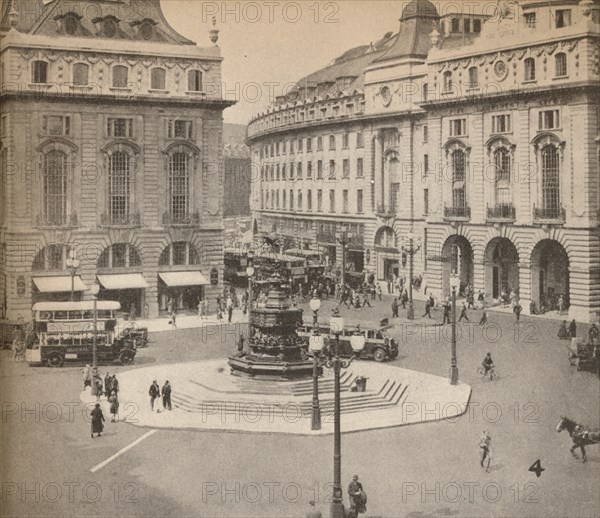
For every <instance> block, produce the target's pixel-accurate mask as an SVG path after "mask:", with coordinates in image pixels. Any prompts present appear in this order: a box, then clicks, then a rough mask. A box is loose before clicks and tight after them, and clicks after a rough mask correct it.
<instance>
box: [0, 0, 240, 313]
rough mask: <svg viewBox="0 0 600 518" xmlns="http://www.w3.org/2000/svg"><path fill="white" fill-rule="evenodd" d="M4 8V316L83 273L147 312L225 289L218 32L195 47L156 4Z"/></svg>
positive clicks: (79, 284)
mask: <svg viewBox="0 0 600 518" xmlns="http://www.w3.org/2000/svg"><path fill="white" fill-rule="evenodd" d="M1 16H2V18H1V21H0V29H1V32H0V66H1V76H2V77H1V82H2V91H1V94H0V102H1V104H2V116H1V135H0V157H1V163H2V167H1V174H2V179H1V180H2V181H1V182H0V185H2V192H1V193H0V194H1V201H0V207H1V209H0V211H1V212H0V237H1V238H2V243H3V245H2V254H1V257H0V261H1V262H0V269H1V271H2V276H1V278H0V290H1V292H2V301H1V304H2V315H0V317H2V318H5V319H9V320H14V319H16V318H17V317H18V316H19V315H20V316H22V317H23V318H25V320H28V318H29V315H30V309H31V304H32V303H35V302H36V301H40V300H68V299H69V297H71V288H72V284H71V283H72V282H73V287H74V292H75V298H76V299H85V298H89V297H90V295H89V292H88V291H87V290H88V288H89V287H90V285H91V284H92V283H95V282H98V283H99V285H100V288H101V291H100V295H99V296H100V298H103V299H111V300H118V301H120V302H121V305H122V307H123V309H124V311H125V312H129V311H130V310H133V311H135V312H136V314H137V315H138V316H139V315H140V314H147V315H148V316H150V317H153V316H156V315H158V314H159V312H160V311H165V310H166V309H167V307H168V304H169V301H171V304H173V305H174V306H175V307H178V308H179V309H180V310H186V309H193V308H195V307H196V304H197V301H198V299H199V298H203V297H208V296H214V295H215V294H216V293H217V291H219V289H220V285H221V284H222V276H223V252H222V241H223V221H222V218H223V207H222V198H223V174H222V173H223V170H222V169H223V167H222V164H223V155H222V153H223V152H222V147H223V146H222V126H223V122H222V117H223V115H222V114H223V110H224V109H225V108H227V106H229V105H230V104H231V102H229V101H225V100H224V99H223V98H222V97H221V91H220V88H218V87H216V85H220V84H221V62H222V59H223V58H222V56H221V52H220V49H219V47H218V46H217V45H216V43H217V40H218V31H217V30H216V29H214V28H213V29H212V31H211V32H210V41H209V35H208V34H207V36H206V38H207V41H206V46H197V45H196V44H195V43H194V42H192V41H190V40H188V39H186V38H184V37H183V36H181V35H180V34H178V33H177V32H176V31H175V30H173V28H172V27H170V26H169V24H168V22H167V21H166V20H165V18H164V15H163V13H162V11H161V7H160V2H159V0H143V1H141V0H124V1H117V2H115V1H112V0H98V1H95V2H93V3H89V2H84V1H72V0H70V1H63V0H53V1H51V2H43V1H41V0H36V1H27V2H25V1H14V0H13V1H11V2H3V11H2V13H1ZM71 256H73V258H74V259H75V260H76V261H78V262H79V264H78V268H77V270H76V271H74V270H73V271H72V270H69V268H68V265H69V264H70V262H69V259H71V258H72V257H71ZM71 273H74V276H73V278H72V279H71V276H70V274H71Z"/></svg>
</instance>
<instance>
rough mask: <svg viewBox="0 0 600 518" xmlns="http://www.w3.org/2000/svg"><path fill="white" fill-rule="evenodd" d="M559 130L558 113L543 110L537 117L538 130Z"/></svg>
mask: <svg viewBox="0 0 600 518" xmlns="http://www.w3.org/2000/svg"><path fill="white" fill-rule="evenodd" d="M558 128H560V111H559V110H544V111H541V112H540V115H539V129H541V130H551V129H558Z"/></svg>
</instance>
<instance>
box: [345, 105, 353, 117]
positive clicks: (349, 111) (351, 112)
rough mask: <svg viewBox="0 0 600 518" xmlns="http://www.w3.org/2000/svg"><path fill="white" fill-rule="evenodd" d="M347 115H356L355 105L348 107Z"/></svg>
mask: <svg viewBox="0 0 600 518" xmlns="http://www.w3.org/2000/svg"><path fill="white" fill-rule="evenodd" d="M346 113H347V114H348V115H352V114H353V113H354V105H353V104H347V105H346Z"/></svg>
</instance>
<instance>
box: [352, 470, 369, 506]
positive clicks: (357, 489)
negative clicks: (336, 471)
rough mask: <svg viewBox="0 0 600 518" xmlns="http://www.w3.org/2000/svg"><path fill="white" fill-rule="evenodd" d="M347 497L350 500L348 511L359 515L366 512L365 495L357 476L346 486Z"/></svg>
mask: <svg viewBox="0 0 600 518" xmlns="http://www.w3.org/2000/svg"><path fill="white" fill-rule="evenodd" d="M348 497H349V499H350V509H353V510H354V511H356V513H360V514H362V513H366V512H367V495H366V493H365V491H364V489H363V486H362V484H361V483H360V482H359V481H358V475H354V476H353V477H352V482H350V484H348Z"/></svg>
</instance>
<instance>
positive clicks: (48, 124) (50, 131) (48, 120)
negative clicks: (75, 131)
mask: <svg viewBox="0 0 600 518" xmlns="http://www.w3.org/2000/svg"><path fill="white" fill-rule="evenodd" d="M42 132H43V133H44V135H70V134H71V117H66V116H62V115H44V117H43V118H42Z"/></svg>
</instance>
